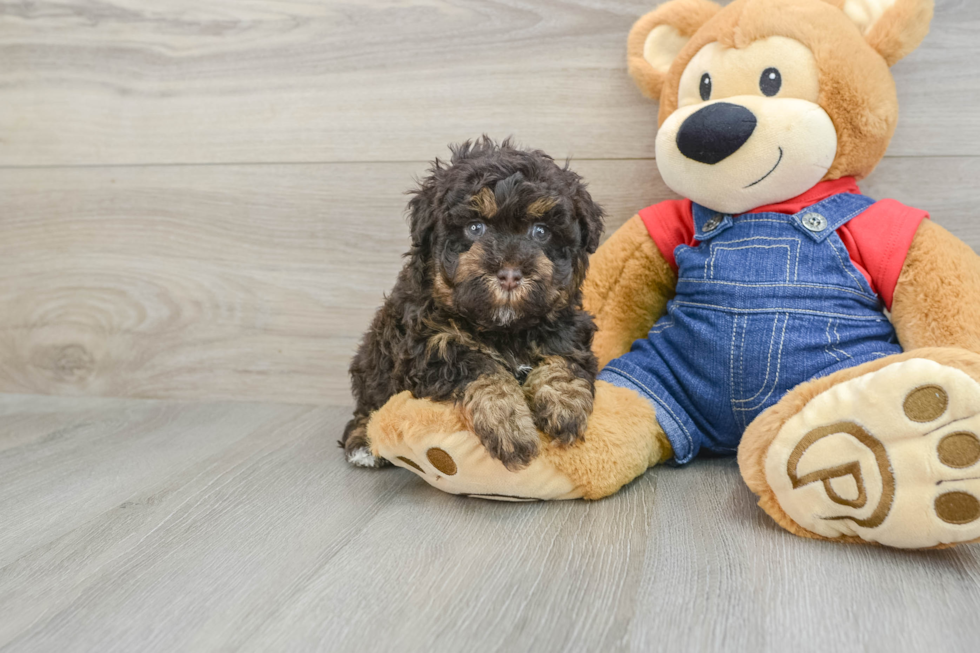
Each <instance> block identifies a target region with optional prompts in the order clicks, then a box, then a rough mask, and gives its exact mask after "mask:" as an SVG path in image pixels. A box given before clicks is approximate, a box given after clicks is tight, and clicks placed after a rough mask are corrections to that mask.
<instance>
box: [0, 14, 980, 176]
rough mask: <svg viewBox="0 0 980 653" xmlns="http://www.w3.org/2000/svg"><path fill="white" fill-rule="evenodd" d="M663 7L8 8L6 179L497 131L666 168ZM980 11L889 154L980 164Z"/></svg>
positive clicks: (911, 77) (951, 22) (908, 106)
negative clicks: (660, 102) (645, 61)
mask: <svg viewBox="0 0 980 653" xmlns="http://www.w3.org/2000/svg"><path fill="white" fill-rule="evenodd" d="M656 4H657V2H656V1H655V0H606V1H603V2H584V1H571V0H565V1H557V0H515V1H513V2H506V3H504V2H492V3H490V2H485V1H484V0H404V1H400V2H391V1H390V0H330V1H327V2H311V1H288V2H287V1H278V2H277V1H273V0H209V2H206V3H201V2H193V1H190V0H161V1H159V2H146V1H145V0H102V1H100V2H82V1H79V0H74V1H69V2H50V1H43V0H40V1H37V2H29V3H28V2H18V1H13V0H2V1H0V62H3V65H2V66H0V165H6V166H23V165H91V164H137V163H168V164H173V163H215V162H223V163H239V162H266V163H270V162H286V161H289V162H324V161H329V162H332V161H415V160H419V159H423V158H426V157H429V156H431V155H432V154H433V153H434V152H437V151H439V150H440V149H441V148H442V147H443V146H444V145H445V144H446V143H447V142H450V141H457V140H462V139H465V138H471V137H474V136H477V135H479V134H480V133H483V132H486V133H489V134H491V135H494V136H496V137H503V136H505V135H507V134H516V135H517V136H518V137H519V138H521V139H524V140H525V141H527V142H529V143H533V144H534V145H535V146H537V147H541V148H544V149H546V150H548V151H550V152H552V153H554V154H555V155H556V156H562V157H564V156H566V155H574V156H576V157H580V158H645V157H652V156H653V151H654V148H653V142H654V136H655V131H656V129H655V127H656V115H655V114H656V106H655V105H654V104H653V103H651V102H649V101H647V100H645V99H643V98H642V97H641V96H640V94H639V93H638V92H637V91H636V89H635V88H634V87H633V84H632V82H631V81H630V79H629V77H628V75H627V73H626V66H625V39H626V34H627V32H628V30H629V27H630V25H631V24H632V22H633V21H634V20H635V19H636V18H637V17H638V16H640V15H641V14H642V13H644V12H645V11H648V10H650V9H651V8H653V7H654V6H655V5H656ZM978 31H980V3H977V2H975V1H974V0H939V2H938V3H937V17H936V20H935V22H934V26H933V31H932V34H931V35H930V37H929V38H928V39H927V41H926V43H925V44H924V45H923V47H922V48H921V49H920V50H919V51H917V52H915V53H913V54H912V55H911V56H910V57H909V58H908V59H907V60H905V61H903V62H901V63H899V64H898V65H897V66H896V68H895V74H896V77H897V82H898V89H899V93H900V97H901V102H902V118H901V123H900V127H899V131H898V137H897V138H896V140H895V143H894V145H893V146H892V149H891V155H892V156H909V155H916V156H924V155H952V154H957V155H978V154H980V121H978V120H977V118H976V107H977V106H980V75H978V74H977V72H978V62H980V40H978V39H976V38H975V35H976V34H977V32H978Z"/></svg>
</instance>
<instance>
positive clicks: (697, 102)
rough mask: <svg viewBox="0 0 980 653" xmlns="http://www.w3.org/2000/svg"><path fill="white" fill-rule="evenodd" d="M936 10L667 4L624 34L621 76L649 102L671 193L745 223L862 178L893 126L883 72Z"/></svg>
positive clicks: (891, 89)
mask: <svg viewBox="0 0 980 653" xmlns="http://www.w3.org/2000/svg"><path fill="white" fill-rule="evenodd" d="M932 12H933V0H735V1H734V2H732V3H731V4H729V5H727V6H726V7H724V8H723V7H720V6H719V5H717V4H715V3H714V2H710V1H709V0H671V1H670V2H666V3H664V4H662V5H660V6H659V7H658V8H657V9H656V10H654V11H652V12H650V13H648V14H647V15H645V16H643V17H642V18H641V19H640V20H638V21H637V22H636V24H635V25H634V26H633V29H632V30H631V31H630V35H629V42H628V50H629V67H630V73H631V74H632V76H633V79H634V80H635V81H636V83H637V85H638V86H639V87H640V90H642V91H643V93H644V94H645V95H647V96H648V97H650V98H652V99H655V100H659V101H660V121H659V122H660V131H659V133H658V134H657V147H656V149H657V151H656V156H657V165H658V166H659V168H660V173H661V175H662V176H663V179H664V181H665V182H666V184H667V185H668V186H669V187H670V188H671V189H673V190H674V191H675V192H677V193H680V194H681V195H683V196H685V197H687V198H690V199H691V200H693V201H695V202H697V203H698V204H701V205H704V206H706V207H708V208H710V209H713V210H715V211H720V212H722V213H733V214H734V213H743V212H745V211H749V210H751V209H754V208H757V207H760V206H764V205H767V204H772V203H775V202H780V201H783V200H786V199H789V198H792V197H795V196H797V195H800V194H801V193H804V192H805V191H807V190H809V189H810V188H811V187H813V186H814V185H816V184H817V183H818V182H820V181H821V180H826V179H838V178H840V177H846V176H853V177H857V178H858V179H860V178H863V177H865V176H867V175H868V174H869V173H870V172H871V171H872V170H873V169H874V167H875V165H877V163H878V162H879V161H880V160H881V158H882V157H883V156H884V154H885V150H886V148H887V147H888V142H889V140H890V139H891V137H892V134H893V133H894V131H895V124H896V122H897V120H898V99H897V97H896V94H895V85H894V82H893V80H892V76H891V73H890V71H889V66H891V65H892V64H894V63H896V62H897V61H898V60H899V59H901V58H902V57H904V56H905V55H907V54H909V53H910V52H911V51H912V50H914V49H915V48H916V47H917V46H918V45H919V43H921V42H922V39H923V38H924V37H925V35H926V33H927V31H928V29H929V21H930V20H931V19H932Z"/></svg>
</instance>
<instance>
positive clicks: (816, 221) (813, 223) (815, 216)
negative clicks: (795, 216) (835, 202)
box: [801, 213, 827, 232]
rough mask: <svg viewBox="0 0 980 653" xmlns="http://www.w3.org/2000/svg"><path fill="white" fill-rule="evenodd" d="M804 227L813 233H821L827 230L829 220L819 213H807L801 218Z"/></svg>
mask: <svg viewBox="0 0 980 653" xmlns="http://www.w3.org/2000/svg"><path fill="white" fill-rule="evenodd" d="M801 221H802V222H803V226H804V227H806V228H807V229H809V230H810V231H813V232H820V231H823V230H824V229H826V228H827V218H825V217H823V216H822V215H820V214H819V213H807V214H806V215H804V216H803V217H802V218H801Z"/></svg>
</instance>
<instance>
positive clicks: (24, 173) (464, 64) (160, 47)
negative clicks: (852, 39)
mask: <svg viewBox="0 0 980 653" xmlns="http://www.w3.org/2000/svg"><path fill="white" fill-rule="evenodd" d="M655 4H657V2H656V0H637V1H626V0H623V1H604V0H566V1H562V2H559V1H552V0H546V1H541V0H526V1H520V0H508V1H499V2H496V1H494V2H488V1H485V0H405V1H399V0H370V1H357V2H355V1H354V0H349V1H347V2H343V1H340V0H325V1H322V2H314V1H312V0H308V1H299V0H292V1H274V0H209V1H208V2H206V3H202V2H200V1H193V2H192V1H190V0H160V1H158V2H149V1H148V0H61V1H60V2H45V1H41V0H38V1H33V2H23V1H18V2H13V1H8V0H0V392H24V393H44V394H80V395H104V396H130V397H160V398H179V399H205V398H207V399H212V398H222V399H238V400H269V401H282V402H295V403H346V402H348V401H349V398H348V392H349V391H348V383H347V378H346V366H347V361H348V359H349V357H350V355H351V353H352V351H353V349H354V347H355V345H356V342H357V340H358V338H359V336H360V334H361V332H362V330H363V329H364V327H365V326H366V323H367V321H368V320H369V319H370V316H371V314H372V313H373V311H374V309H375V308H376V307H377V305H378V304H379V302H380V301H381V297H382V294H383V293H384V292H385V291H386V290H387V289H388V288H389V287H390V285H391V283H392V282H393V280H394V276H395V273H396V271H397V270H398V268H399V266H400V264H401V261H400V254H401V252H402V251H403V250H404V249H405V247H406V244H407V229H406V226H405V223H404V219H403V207H404V203H405V199H406V198H405V196H404V194H403V193H404V191H405V190H407V189H408V188H410V187H411V186H412V185H413V183H414V182H413V177H414V176H417V175H421V174H423V173H424V171H425V168H426V161H427V160H429V159H431V158H432V157H434V156H436V155H440V156H444V155H445V154H446V144H447V143H449V142H453V141H459V140H462V139H465V138H471V137H474V136H477V135H479V134H481V133H488V134H490V135H493V136H496V137H503V136H506V135H509V134H513V135H515V136H516V137H517V138H518V139H519V140H520V141H521V142H523V143H526V144H529V145H533V146H536V147H540V148H542V149H545V150H547V151H549V152H550V153H552V154H553V155H554V156H556V157H558V158H563V157H566V156H571V157H573V167H574V168H575V169H577V170H578V171H579V172H581V173H582V174H583V175H585V176H586V177H587V178H588V179H589V180H590V182H591V188H592V189H593V191H594V194H595V196H596V197H597V198H598V199H599V201H600V202H601V203H603V204H604V205H605V206H606V208H607V210H608V212H609V215H610V224H609V227H610V230H611V229H613V228H615V227H616V226H618V225H619V224H621V223H622V222H623V221H624V220H625V219H627V218H628V217H629V216H630V215H632V213H634V212H635V211H636V210H637V209H639V208H642V207H643V206H646V205H648V204H651V203H653V202H656V201H658V200H661V199H665V198H668V197H671V196H672V195H671V193H670V191H668V190H667V189H666V188H665V186H664V185H663V182H662V181H661V180H660V178H659V176H658V174H657V172H656V165H655V162H654V161H653V159H652V156H653V150H654V148H653V142H654V137H655V133H656V106H655V105H654V104H652V103H650V102H648V101H646V100H644V99H643V98H642V97H641V96H640V95H639V93H638V92H636V91H635V89H634V88H633V87H632V84H631V82H630V80H629V78H628V76H627V74H626V71H625V65H624V61H623V60H624V42H625V35H626V33H627V31H628V30H629V26H630V24H631V23H632V21H633V20H635V18H636V17H637V16H639V15H640V14H642V13H643V12H644V11H647V10H649V9H650V8H651V7H652V6H654V5H655ZM977 33H980V3H977V2H975V1H973V0H939V1H938V2H937V16H936V20H935V22H934V25H933V30H932V33H931V34H930V36H929V37H928V39H927V41H926V43H925V44H924V46H923V47H922V48H921V49H920V50H919V51H917V52H915V53H914V54H913V55H912V56H910V57H909V58H908V59H906V60H904V61H902V62H901V63H899V64H898V65H897V66H896V68H895V76H896V79H897V83H898V88H899V95H900V99H901V102H902V115H901V120H900V124H899V128H898V133H897V135H896V137H895V140H894V141H893V143H892V146H891V149H890V151H889V156H888V158H886V160H885V161H884V162H883V163H882V165H881V166H880V167H879V169H878V170H877V171H876V172H875V173H874V175H873V176H872V177H871V178H869V179H868V180H867V181H866V182H865V184H864V186H863V187H864V190H865V192H867V193H868V194H870V195H873V196H876V197H886V196H890V197H895V198H897V199H899V200H902V201H904V202H907V203H910V204H914V205H917V206H921V207H922V208H926V209H928V210H930V211H931V212H932V214H933V217H934V219H936V220H937V221H938V222H939V223H941V224H943V225H945V226H947V227H948V228H950V229H952V230H953V231H954V232H955V233H957V234H958V235H959V236H960V237H962V238H963V239H964V240H966V241H967V242H968V243H970V244H971V245H973V246H974V247H976V248H980V225H978V224H977V223H976V220H975V218H974V216H975V215H976V214H977V213H978V206H980V183H978V181H980V110H978V109H977V107H978V106H980V74H978V73H980V40H978V39H976V37H975V35H976V34H977Z"/></svg>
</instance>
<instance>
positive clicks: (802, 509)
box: [765, 358, 980, 548]
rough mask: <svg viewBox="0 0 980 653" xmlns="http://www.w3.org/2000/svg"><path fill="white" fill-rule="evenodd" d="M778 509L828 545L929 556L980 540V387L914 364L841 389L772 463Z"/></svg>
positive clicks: (795, 431) (790, 427)
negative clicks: (848, 541) (853, 543)
mask: <svg viewBox="0 0 980 653" xmlns="http://www.w3.org/2000/svg"><path fill="white" fill-rule="evenodd" d="M765 474H766V480H767V482H768V484H769V486H770V487H771V488H772V490H773V492H774V494H775V497H776V500H777V501H778V502H779V505H780V507H781V508H782V509H783V510H784V511H785V512H786V514H787V515H788V516H789V517H790V518H791V519H792V520H793V521H795V522H796V523H797V524H799V525H800V526H802V527H803V528H805V529H807V530H809V531H811V532H813V533H816V534H818V535H821V536H824V537H827V538H841V537H845V538H858V539H860V540H864V541H866V542H874V543H878V544H883V545H886V546H893V547H901V548H929V547H935V546H943V545H950V544H956V543H962V542H969V541H973V540H977V539H978V538H980V384H978V383H977V381H975V380H974V379H973V378H971V377H970V376H969V375H967V374H966V373H964V372H962V371H961V370H959V369H955V368H953V367H949V366H945V365H941V364H939V363H937V362H935V361H931V360H927V359H922V358H914V359H910V360H906V361H904V362H900V363H895V364H892V365H889V366H887V367H884V368H882V369H881V370H879V371H877V372H873V373H870V374H866V375H864V376H860V377H857V378H855V379H851V380H850V381H846V382H844V383H841V384H838V385H836V386H834V387H832V388H830V389H829V390H827V391H825V392H823V393H821V394H819V395H817V396H816V397H814V398H813V399H812V400H810V401H809V402H808V403H807V404H806V406H804V408H803V409H802V410H801V411H800V412H799V413H797V414H796V415H794V416H793V417H792V418H790V419H789V420H788V421H787V422H786V423H785V424H784V425H783V427H782V428H781V429H780V431H779V433H778V434H777V435H776V438H775V439H774V440H773V442H772V444H771V445H770V447H769V450H768V453H767V454H766V460H765Z"/></svg>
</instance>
